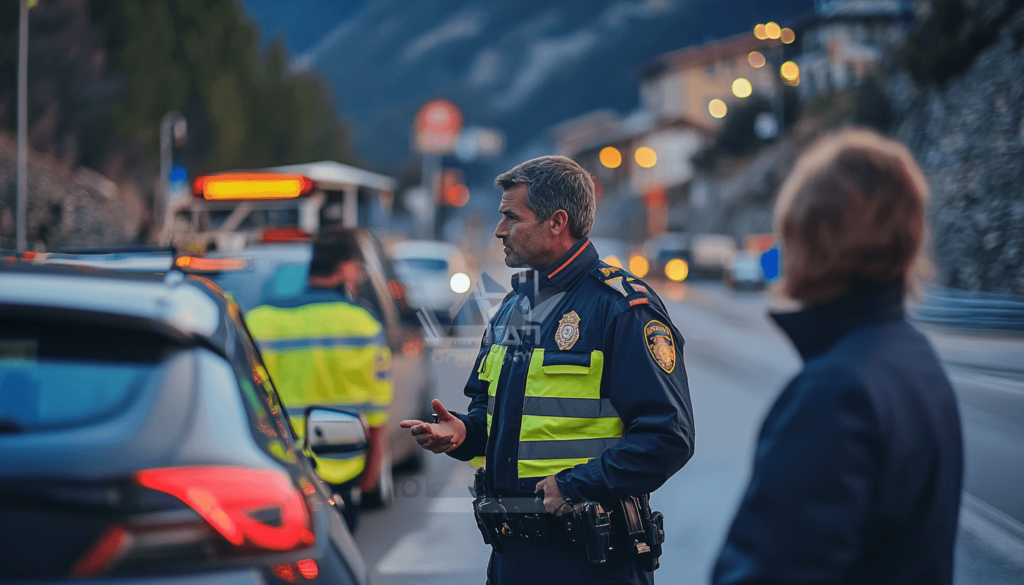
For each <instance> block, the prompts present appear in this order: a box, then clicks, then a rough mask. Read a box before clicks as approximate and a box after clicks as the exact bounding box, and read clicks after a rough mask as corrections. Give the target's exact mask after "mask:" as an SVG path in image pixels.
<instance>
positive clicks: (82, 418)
mask: <svg viewBox="0 0 1024 585" xmlns="http://www.w3.org/2000/svg"><path fill="white" fill-rule="evenodd" d="M177 349H179V347H178V346H176V345H175V344H173V343H171V342H169V341H168V340H167V339H166V338H163V337H161V336H158V335H155V334H152V333H149V332H142V331H135V330H130V329H125V328H119V327H112V326H105V325H100V324H81V323H74V322H69V321H64V322H62V323H58V322H56V321H53V320H50V319H32V318H5V319H0V425H7V426H11V427H13V428H14V429H16V430H23V431H32V430H39V429H47V428H66V427H72V426H79V425H84V424H89V423H92V422H97V421H100V420H103V419H106V418H108V417H111V416H114V415H116V414H117V413H119V412H121V411H123V410H124V409H125V408H127V407H128V406H129V405H130V404H131V403H132V401H133V400H134V399H135V398H136V397H137V396H138V395H139V393H140V392H141V391H142V389H143V388H144V387H145V386H146V383H147V382H148V381H149V380H150V379H151V378H152V377H153V376H154V375H155V374H156V373H157V372H158V371H159V370H160V364H161V363H162V362H163V361H164V360H165V359H167V357H169V355H170V354H171V353H172V352H174V351H176V350H177Z"/></svg>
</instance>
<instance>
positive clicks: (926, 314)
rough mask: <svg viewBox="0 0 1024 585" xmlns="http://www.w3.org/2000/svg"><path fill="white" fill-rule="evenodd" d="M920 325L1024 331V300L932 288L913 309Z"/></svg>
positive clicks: (984, 293)
mask: <svg viewBox="0 0 1024 585" xmlns="http://www.w3.org/2000/svg"><path fill="white" fill-rule="evenodd" d="M909 312H910V317H911V318H912V319H914V320H916V321H921V322H924V323H933V324H936V325H945V326H948V327H958V328H965V329H1003V330H1018V331H1024V297H1019V296H1015V295H1007V294H999V293H988V292H979V291H967V290H961V289H955V288H948V287H944V286H936V285H929V286H927V287H925V289H924V290H923V294H922V295H921V299H920V301H918V302H916V303H912V304H911V306H910V311H909Z"/></svg>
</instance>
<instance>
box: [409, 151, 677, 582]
mask: <svg viewBox="0 0 1024 585" xmlns="http://www.w3.org/2000/svg"><path fill="white" fill-rule="evenodd" d="M495 184H496V185H497V186H499V187H500V188H501V189H502V190H503V191H504V193H503V194H502V198H501V204H500V207H499V209H498V210H499V212H500V213H501V214H502V218H501V220H500V222H499V223H498V227H497V230H496V231H495V236H496V237H498V238H500V239H501V240H502V243H503V244H504V252H505V263H506V264H507V265H508V266H511V267H529V268H531V269H532V270H527V271H524V272H521V273H519V274H517V275H516V276H514V277H513V279H512V285H513V291H512V292H511V293H509V295H508V296H507V297H506V298H505V301H504V302H503V304H502V306H501V307H500V309H499V310H498V312H497V313H496V314H495V316H494V318H493V319H492V320H491V322H490V324H489V325H488V329H487V331H486V333H485V334H484V339H483V344H482V346H481V349H480V353H479V355H478V357H477V359H476V363H475V365H474V369H473V373H472V374H471V375H470V378H469V381H468V383H467V384H466V387H465V394H466V396H468V397H469V399H470V406H469V410H468V412H467V413H466V414H459V413H449V412H448V411H447V410H446V409H445V408H444V406H443V405H442V404H441V403H440V401H438V400H434V401H433V404H432V406H433V408H434V411H435V412H436V413H437V416H436V419H437V422H435V423H424V422H421V421H403V422H402V423H401V424H402V426H403V427H405V428H409V429H411V432H412V434H413V435H414V436H415V438H416V440H417V442H418V443H419V444H420V445H421V446H422V447H424V448H425V449H428V450H430V451H432V452H435V453H447V454H448V455H450V456H452V457H454V458H456V459H460V460H471V459H474V458H480V457H484V458H485V467H484V472H483V479H484V482H483V484H484V485H483V486H480V487H482V488H483V489H484V490H485V491H486V492H487V495H489V496H494V497H495V498H497V499H498V501H502V500H501V499H505V501H509V502H511V501H516V502H522V501H524V499H526V498H531V499H532V498H534V497H535V495H536V496H538V497H542V498H543V510H545V511H546V512H547V513H548V514H550V515H552V516H548V515H544V518H546V519H548V520H554V518H555V517H558V518H562V517H563V516H564V515H568V516H566V517H567V518H568V517H571V516H573V514H575V513H576V512H575V511H574V510H577V509H578V507H579V506H580V505H581V504H583V503H585V502H599V503H601V504H602V505H603V506H604V507H605V508H613V507H614V502H617V501H621V500H623V499H628V498H629V497H630V496H638V497H641V498H642V497H644V496H646V495H647V494H649V493H650V492H652V491H654V490H656V489H658V488H659V487H660V486H661V485H662V484H664V483H665V481H666V480H668V478H669V477H671V476H672V474H674V473H675V472H676V471H678V470H679V469H680V468H682V466H683V465H684V464H685V463H686V462H687V461H688V460H689V459H690V457H691V456H692V455H693V441H694V435H693V416H692V409H691V405H690V396H689V388H688V386H687V379H686V371H685V369H684V367H683V358H682V348H683V339H682V337H681V336H680V335H679V332H678V330H677V329H676V328H675V326H674V325H673V324H672V321H671V319H670V318H669V316H668V312H667V311H666V310H665V307H664V305H663V304H662V303H661V301H660V300H659V299H658V297H657V296H656V295H655V294H654V292H653V291H652V290H651V289H650V288H649V287H648V286H647V285H646V284H644V283H643V282H641V281H640V280H639V279H637V278H635V277H634V276H633V275H631V274H629V273H628V272H626V271H624V270H621V269H619V268H615V267H612V266H609V265H607V264H605V263H603V262H601V261H600V260H599V256H598V252H597V250H595V249H594V246H593V244H592V243H591V242H590V240H589V239H587V234H588V233H589V232H590V229H591V227H592V225H593V222H594V213H595V207H596V206H595V199H594V183H593V181H592V180H591V178H590V176H589V175H588V174H587V172H586V171H585V170H583V169H582V168H581V167H580V166H579V165H577V164H576V163H575V162H573V161H572V160H570V159H568V158H565V157H554V156H549V157H541V158H537V159H533V160H530V161H527V162H525V163H522V164H520V165H519V166H517V167H515V168H513V169H512V170H510V171H508V172H506V173H503V174H502V175H500V176H499V177H498V178H497V179H496V181H495ZM478 491H479V489H478ZM477 495H478V497H479V496H480V494H479V493H478V494H477ZM552 525H553V526H557V525H558V524H557V522H553V523H552ZM501 531H502V528H499V532H501ZM504 531H505V532H503V534H509V533H513V534H510V536H509V537H508V538H507V539H503V544H502V547H500V548H502V549H503V550H502V551H500V552H499V551H498V548H499V547H495V552H494V553H493V554H492V556H491V563H490V566H489V568H488V582H489V583H492V584H510V583H530V585H540V584H542V583H558V584H560V585H564V584H566V583H650V582H653V573H651V572H648V570H645V568H644V564H643V563H642V562H638V560H637V557H636V556H634V555H633V554H632V553H633V552H637V551H632V550H629V549H630V546H631V544H638V543H630V544H627V543H626V541H625V540H624V539H623V540H619V541H616V540H615V539H614V538H613V542H612V544H613V546H612V550H611V551H610V554H609V556H608V558H607V561H606V562H605V563H603V564H600V565H598V564H593V563H591V562H590V561H588V554H589V549H588V551H586V552H585V551H584V550H583V549H582V548H581V547H580V546H579V545H578V544H577V543H573V542H570V539H569V537H568V536H567V535H566V534H565V533H564V532H560V531H558V530H555V529H554V528H552V530H551V532H550V534H547V535H546V536H545V537H543V538H540V539H538V538H536V537H534V538H530V535H529V534H524V535H519V534H514V533H515V529H514V528H512V527H510V526H508V525H505V526H504ZM521 536H522V537H521ZM534 536H536V535H534ZM613 537H614V535H613ZM492 544H494V543H493V542H492ZM650 544H652V545H655V544H658V543H650ZM640 546H642V545H638V548H640Z"/></svg>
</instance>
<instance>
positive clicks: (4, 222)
mask: <svg viewBox="0 0 1024 585" xmlns="http://www.w3.org/2000/svg"><path fill="white" fill-rule="evenodd" d="M15 152H16V151H15V141H14V138H13V137H12V136H11V135H9V134H0V248H6V249H13V248H14V247H15V227H14V226H15V224H14V218H15V198H16V181H15V169H16V155H15ZM147 213H148V212H147V211H146V208H145V205H144V204H143V202H142V198H141V196H140V195H139V193H138V190H137V189H135V187H134V186H133V185H131V184H130V183H126V184H121V185H119V184H116V183H114V182H113V181H111V180H110V179H107V178H106V177H104V176H103V175H101V174H99V173H97V172H95V171H92V170H89V169H87V168H85V167H78V168H70V167H69V166H67V165H65V164H62V163H61V162H60V161H58V160H56V159H54V158H53V157H50V156H47V155H43V154H40V153H37V152H30V153H29V163H28V243H29V249H31V250H37V251H46V250H56V249H60V248H69V247H85V246H116V245H121V244H128V243H132V242H135V241H136V240H137V238H138V236H139V234H140V230H141V229H142V224H143V221H144V220H145V218H146V216H147Z"/></svg>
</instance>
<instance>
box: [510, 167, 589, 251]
mask: <svg viewBox="0 0 1024 585" xmlns="http://www.w3.org/2000/svg"><path fill="white" fill-rule="evenodd" d="M519 185H526V206H527V207H528V208H530V211H532V212H533V213H534V214H536V215H537V221H538V222H540V221H544V220H546V219H547V218H549V217H551V214H552V213H554V212H556V211H558V210H559V209H562V210H564V211H565V213H566V214H567V215H568V216H569V234H570V235H571V236H572V237H573V238H576V239H579V238H583V237H586V235H587V234H589V233H590V229H591V228H592V227H594V214H595V212H596V210H597V200H596V199H595V197H594V181H593V179H591V178H590V174H589V173H587V171H585V170H583V167H581V166H580V165H578V164H576V161H574V160H572V159H571V158H566V157H564V156H542V157H540V158H535V159H532V160H528V161H526V162H524V163H520V164H518V165H516V166H515V167H513V168H512V169H510V170H507V171H505V172H504V173H502V174H500V175H498V178H496V179H494V186H495V187H500V188H501V189H503V190H505V191H508V190H509V189H512V188H514V187H517V186H519Z"/></svg>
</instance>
